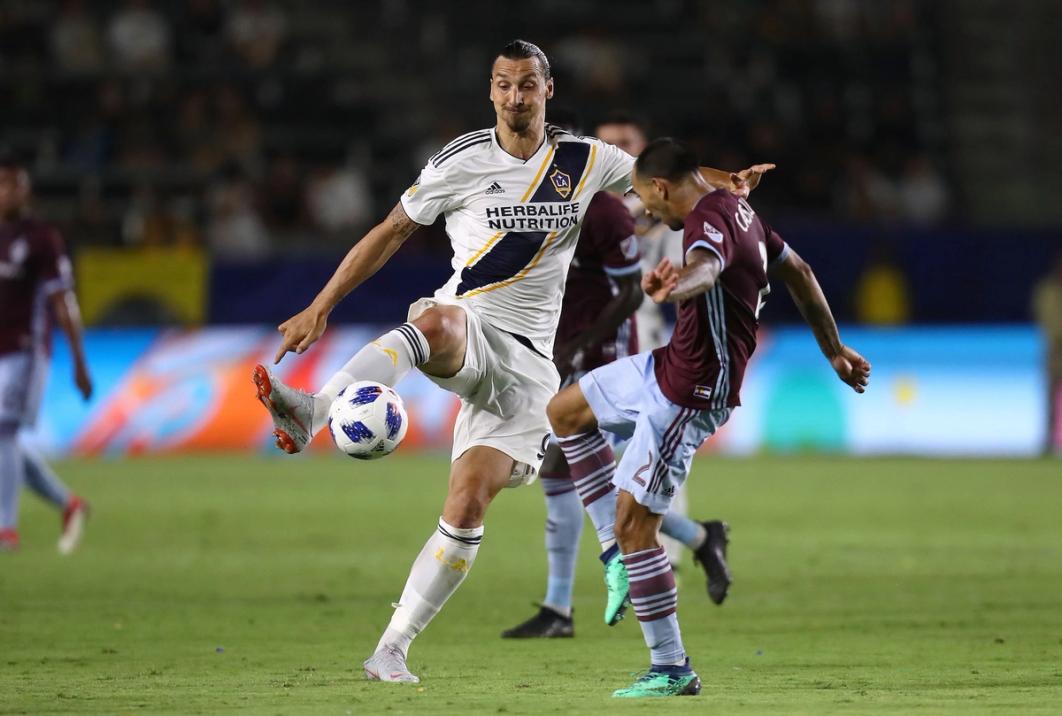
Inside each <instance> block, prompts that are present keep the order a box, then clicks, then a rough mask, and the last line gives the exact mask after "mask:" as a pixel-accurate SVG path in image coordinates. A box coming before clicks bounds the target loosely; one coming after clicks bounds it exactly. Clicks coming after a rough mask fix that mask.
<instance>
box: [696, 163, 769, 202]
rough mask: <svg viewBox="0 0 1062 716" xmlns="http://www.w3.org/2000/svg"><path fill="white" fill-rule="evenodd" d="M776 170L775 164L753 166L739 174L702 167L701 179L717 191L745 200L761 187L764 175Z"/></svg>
mask: <svg viewBox="0 0 1062 716" xmlns="http://www.w3.org/2000/svg"><path fill="white" fill-rule="evenodd" d="M774 168H775V165H774V164H753V165H752V166H751V167H749V168H748V169H742V170H741V171H739V172H725V171H723V170H722V169H712V168H711V167H701V177H702V178H703V179H704V180H705V181H706V182H708V183H709V184H711V185H712V186H713V187H715V188H716V189H726V190H727V191H729V192H732V193H733V194H736V195H738V196H740V197H742V198H744V199H747V198H748V197H749V194H751V193H752V190H753V189H755V188H756V187H758V186H759V185H760V179H762V178H763V175H764V174H766V173H767V172H769V171H771V170H772V169H774Z"/></svg>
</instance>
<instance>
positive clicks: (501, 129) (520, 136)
mask: <svg viewBox="0 0 1062 716" xmlns="http://www.w3.org/2000/svg"><path fill="white" fill-rule="evenodd" d="M494 131H495V133H496V134H497V135H498V145H499V146H500V147H501V148H502V150H503V151H505V152H506V153H507V154H511V155H513V156H514V157H516V158H517V159H524V160H527V159H530V158H531V157H533V156H534V155H535V152H537V151H538V150H539V147H541V146H542V140H543V138H544V137H545V136H546V123H545V121H541V122H537V123H535V124H532V125H530V126H529V127H528V128H527V129H525V130H524V131H523V132H515V131H513V130H512V129H509V127H508V126H507V125H506V124H505V122H498V125H497V127H496V128H495V130H494Z"/></svg>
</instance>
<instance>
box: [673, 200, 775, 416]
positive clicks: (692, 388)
mask: <svg viewBox="0 0 1062 716" xmlns="http://www.w3.org/2000/svg"><path fill="white" fill-rule="evenodd" d="M682 248H683V253H684V255H686V256H688V255H689V252H690V251H692V250H693V249H706V250H708V251H711V252H712V253H714V254H715V255H716V256H717V257H719V260H720V262H721V263H722V271H721V273H720V274H719V278H718V279H717V280H716V282H715V286H713V287H712V290H711V291H709V292H707V293H705V294H702V295H700V296H694V297H693V298H691V299H689V300H687V301H682V302H680V303H679V304H678V320H677V321H676V323H675V332H674V333H673V334H672V335H671V341H670V342H669V343H668V344H667V345H666V346H663V347H662V348H658V349H656V350H655V351H653V359H654V363H655V369H656V380H657V383H658V384H659V385H660V390H661V392H663V394H664V395H665V396H666V397H667V399H668V400H670V401H671V402H672V403H675V404H676V405H681V406H683V407H686V408H696V409H698V410H705V409H719V408H725V407H734V406H737V405H741V399H740V391H741V380H742V378H743V377H744V375H745V366H746V365H748V362H749V357H750V356H751V355H752V351H753V350H755V348H756V327H757V326H758V324H759V316H760V309H761V308H762V307H763V298H764V296H766V295H767V293H768V292H769V291H770V286H769V285H768V284H767V266H768V264H770V263H774V262H775V261H780V260H782V259H784V258H785V255H786V253H787V251H788V248H787V247H786V244H785V242H784V241H782V237H781V236H779V235H778V234H777V233H775V232H774V231H772V230H771V227H769V226H768V225H767V224H766V223H765V222H764V221H763V220H762V219H760V217H759V216H757V215H756V213H755V212H754V211H753V210H752V207H750V206H749V205H748V202H746V201H745V200H744V199H738V198H737V197H735V196H734V195H733V194H731V193H730V192H728V191H726V190H724V189H720V190H718V191H715V192H712V193H711V194H707V195H705V196H704V197H703V198H702V199H701V200H700V201H699V202H697V206H695V207H694V208H693V211H691V212H690V214H689V216H687V217H686V226H685V233H684V235H683V237H682ZM683 264H685V259H683Z"/></svg>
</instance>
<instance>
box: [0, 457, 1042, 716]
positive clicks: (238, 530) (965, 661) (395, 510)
mask: <svg viewBox="0 0 1062 716" xmlns="http://www.w3.org/2000/svg"><path fill="white" fill-rule="evenodd" d="M59 469H60V470H61V471H62V473H63V474H64V475H65V476H67V477H68V479H69V481H70V482H71V484H72V485H74V487H75V488H76V489H77V490H78V491H80V492H82V493H84V494H85V495H87V496H88V497H90V498H91V499H92V501H93V505H94V508H95V514H94V519H93V520H92V522H91V523H90V525H89V527H90V531H89V533H88V536H87V541H86V544H85V545H84V547H83V549H82V551H81V552H79V553H78V554H77V555H76V556H74V557H72V558H68V559H62V558H60V557H58V556H57V555H56V553H55V550H54V541H55V538H56V533H57V518H56V517H55V515H54V513H52V512H50V511H47V510H46V508H44V507H43V506H41V505H40V503H39V502H37V501H36V500H35V499H34V498H33V497H31V496H29V495H27V496H26V497H25V501H24V509H23V513H22V536H23V542H24V547H23V550H22V551H21V552H20V553H17V554H12V555H0V713H4V714H11V713H27V714H45V713H72V712H76V713H108V714H110V713H137V712H176V713H203V714H210V713H223V712H230V711H243V712H247V713H264V714H271V713H276V714H295V713H307V714H339V715H344V714H369V713H394V714H402V713H418V714H420V713H455V714H456V713H466V714H467V713H508V714H539V713H555V712H560V713H566V714H588V713H605V712H610V713H628V712H636V713H649V712H651V713H657V712H665V711H666V712H668V713H693V712H700V713H707V712H713V713H807V714H823V713H857V712H858V713H912V712H920V713H963V714H968V713H982V712H998V713H1004V712H1009V713H1022V714H1026V713H1052V712H1053V713H1059V712H1062V469H1060V466H1059V464H1058V463H1057V462H1054V463H1052V462H1046V461H1041V462H1037V461H1028V462H1007V461H983V462H961V461H946V462H945V461H918V460H869V461H868V460H854V459H833V460H829V459H812V458H798V459H786V460H781V459H754V460H721V459H712V458H706V459H699V460H698V462H697V463H696V466H695V468H694V473H693V478H692V479H693V483H692V491H691V504H692V507H693V512H694V513H695V514H696V515H698V516H721V517H724V518H726V519H728V520H729V521H730V523H731V525H732V545H731V552H732V566H733V568H734V571H735V577H736V582H735V585H734V587H733V590H732V592H731V596H730V599H729V600H728V602H727V603H726V605H725V606H723V607H721V608H717V607H714V606H712V605H711V604H710V603H709V602H708V600H707V597H706V596H705V595H704V592H703V584H702V582H701V579H700V575H699V574H697V573H695V572H694V571H693V569H692V567H691V565H689V564H688V563H687V565H686V567H685V569H686V571H685V572H684V573H683V574H684V582H683V584H682V588H681V601H680V606H679V610H680V616H681V619H682V624H683V627H684V636H685V640H686V644H687V647H688V648H689V650H690V653H691V655H692V658H693V663H694V665H695V667H696V668H697V669H698V671H699V673H700V675H701V677H702V679H703V680H704V691H703V693H702V695H701V696H700V697H699V698H698V699H671V700H669V701H667V702H666V703H662V702H660V701H640V702H616V701H615V700H613V699H611V698H610V697H609V695H610V693H611V691H612V689H613V688H616V687H619V686H624V685H626V684H627V683H628V682H629V681H630V680H631V678H630V674H631V672H634V671H637V670H639V669H641V668H642V667H644V666H645V663H646V660H647V659H646V652H645V649H644V646H643V644H642V639H641V633H640V631H639V629H638V625H637V622H636V621H634V619H633V618H631V619H628V620H627V621H625V622H623V623H621V624H620V625H619V626H617V627H615V628H613V629H609V628H607V627H605V626H603V625H602V624H601V623H600V605H601V601H602V587H601V585H600V567H599V565H598V564H597V563H596V562H595V560H594V557H595V553H594V547H595V546H596V545H593V544H591V542H592V540H590V539H584V544H583V551H582V555H581V562H580V565H579V569H580V575H581V577H580V582H579V584H578V586H577V593H576V610H577V613H576V632H577V637H576V638H575V639H573V640H562V641H549V642H534V643H529V642H511V641H502V640H500V639H498V638H497V636H498V633H499V632H500V631H501V630H502V629H503V628H505V627H509V626H512V625H513V624H514V623H515V622H516V621H518V620H522V619H523V618H525V617H526V616H529V615H530V614H531V612H532V609H531V607H530V602H531V601H532V600H535V599H538V598H540V597H541V593H542V590H543V584H544V571H545V558H544V554H543V549H542V530H541V524H542V517H543V506H542V496H541V490H540V489H539V488H538V487H537V486H535V487H533V488H531V489H527V488H524V489H521V490H517V491H509V492H506V493H503V494H502V496H501V497H500V498H499V500H498V502H497V503H496V504H495V506H494V507H493V508H492V514H491V515H489V517H488V521H487V531H486V536H485V538H484V542H483V548H482V549H481V550H480V554H479V558H478V560H477V562H476V566H475V568H474V569H473V570H472V573H471V576H470V578H469V580H468V581H467V582H466V583H465V585H464V587H463V588H462V589H461V590H460V591H459V592H458V594H457V595H456V597H455V598H454V599H453V600H452V601H451V602H450V604H449V605H448V606H447V608H446V609H445V610H444V611H443V613H442V615H441V616H440V617H439V618H438V619H437V620H436V622H435V623H434V624H432V626H431V627H430V628H429V629H428V630H427V631H426V632H425V633H424V634H423V635H422V636H421V638H420V639H419V640H418V641H417V642H416V643H415V644H414V646H413V649H412V652H411V659H410V664H411V667H412V668H413V670H414V671H415V672H416V673H419V674H420V675H421V677H422V678H423V683H422V684H420V686H419V687H410V686H405V685H392V684H379V683H367V682H365V681H362V677H361V669H360V664H361V661H362V659H364V658H365V657H366V656H367V655H368V653H369V652H370V651H371V650H372V648H373V647H374V646H375V643H376V639H377V637H378V635H379V632H380V630H381V629H382V627H383V626H384V624H385V623H386V621H387V619H388V617H389V615H390V612H391V609H390V602H391V601H393V600H394V599H396V598H397V597H398V594H399V592H400V591H401V587H402V584H403V581H404V579H405V575H406V571H407V569H408V567H409V564H410V562H411V560H412V558H413V556H414V555H415V554H416V552H417V551H418V550H419V549H420V547H421V545H422V544H423V542H424V540H425V539H426V538H427V536H428V534H429V533H430V532H431V530H432V529H433V525H434V522H435V519H436V517H437V515H438V509H439V507H440V505H441V500H442V496H443V494H444V490H445V478H444V471H445V461H444V460H441V459H435V458H410V457H400V456H395V457H393V458H389V459H387V460H383V461H380V462H379V463H373V464H369V465H366V464H362V463H355V462H353V461H348V460H338V459H337V460H326V459H295V460H288V459H268V460H267V459H257V458H195V459H189V458H181V459H176V458H174V459H142V460H134V461H124V462H111V461H100V462H67V463H63V464H60V465H59ZM587 535H588V536H591V535H592V531H589V530H588V532H587Z"/></svg>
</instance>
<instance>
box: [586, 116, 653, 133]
mask: <svg viewBox="0 0 1062 716" xmlns="http://www.w3.org/2000/svg"><path fill="white" fill-rule="evenodd" d="M606 124H621V125H628V124H629V125H630V126H632V127H634V128H635V129H637V130H638V131H639V132H641V133H642V136H644V137H648V136H649V123H648V122H646V121H645V119H644V118H643V117H640V116H638V115H637V114H634V113H633V112H628V111H627V110H623V109H620V110H614V111H612V112H609V113H608V114H606V115H605V116H604V117H602V118H601V119H599V120H598V121H597V124H596V125H595V127H603V126H604V125H606Z"/></svg>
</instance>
